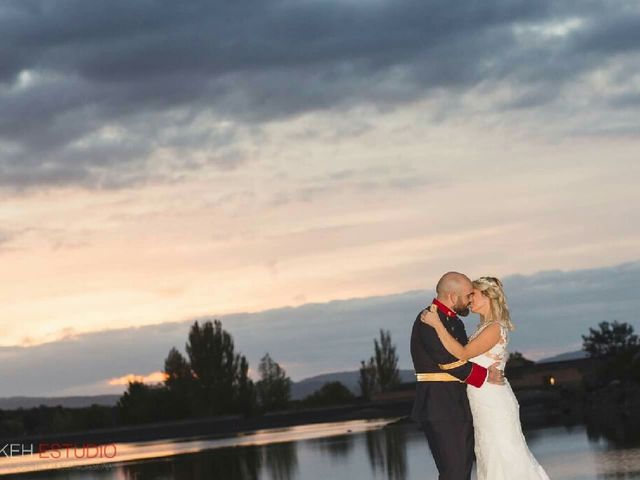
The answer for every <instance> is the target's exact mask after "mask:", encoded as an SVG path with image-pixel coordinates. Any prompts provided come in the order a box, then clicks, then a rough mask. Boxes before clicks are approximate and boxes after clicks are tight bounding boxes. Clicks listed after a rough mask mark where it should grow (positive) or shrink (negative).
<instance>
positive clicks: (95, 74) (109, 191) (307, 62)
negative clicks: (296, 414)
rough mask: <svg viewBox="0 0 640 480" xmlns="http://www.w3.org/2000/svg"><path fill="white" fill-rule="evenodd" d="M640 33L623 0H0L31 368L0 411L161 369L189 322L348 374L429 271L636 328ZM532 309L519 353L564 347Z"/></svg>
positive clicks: (12, 250) (17, 366)
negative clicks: (23, 400)
mask: <svg viewBox="0 0 640 480" xmlns="http://www.w3.org/2000/svg"><path fill="white" fill-rule="evenodd" d="M639 32H640V6H638V4H637V3H636V2H615V5H614V6H612V5H610V4H609V2H591V1H588V0H580V1H565V2H551V1H544V0H541V1H536V2H530V1H525V0H522V1H487V2H444V1H439V2H435V1H427V0H415V1H412V0H408V1H403V2H395V1H390V0H389V1H387V0H368V1H367V0H333V1H331V0H296V1H292V0H287V1H280V0H275V1H274V0H259V1H258V0H254V1H245V2H223V1H217V2H198V1H192V2H171V1H160V0H157V1H144V0H139V1H136V2H130V1H127V0H123V1H117V0H113V1H109V2H86V1H83V0H76V1H71V0H67V1H65V0H58V1H50V0H48V1H45V0H40V1H31V0H15V1H10V0H7V1H4V2H2V3H1V4H0V265H1V266H2V268H0V312H1V314H2V315H1V318H2V320H1V323H0V332H1V333H2V335H0V345H1V346H2V350H1V352H0V355H2V356H3V358H4V361H3V362H2V370H3V371H4V372H5V373H6V374H7V375H8V374H10V373H11V372H18V371H21V372H24V371H25V370H29V371H31V372H32V374H31V375H23V377H21V378H24V380H23V381H18V382H14V383H13V384H9V385H11V388H10V387H6V388H4V387H3V388H4V389H3V390H2V391H1V392H0V394H2V395H9V394H14V393H15V394H23V393H28V394H35V393H37V394H49V393H51V394H53V393H60V392H72V391H73V392H78V393H88V392H89V391H98V390H101V389H103V388H106V387H105V385H108V382H107V380H108V379H109V378H117V377H120V376H123V375H126V374H132V373H133V374H139V375H150V374H153V372H154V371H157V370H158V365H161V362H162V359H163V358H164V355H165V352H166V350H168V348H170V346H171V345H174V344H177V345H178V346H182V343H183V341H184V340H183V339H184V338H185V337H186V331H187V329H188V325H189V324H190V322H191V321H192V320H193V319H194V318H205V317H206V318H214V317H215V318H222V319H223V320H224V322H225V326H226V327H227V328H228V329H229V330H230V331H232V333H234V335H237V337H238V338H237V343H238V346H239V347H240V348H241V349H242V350H244V351H245V353H247V355H248V356H249V357H250V360H253V361H254V363H255V361H257V358H259V356H260V355H261V354H262V353H263V352H264V350H266V349H267V348H268V349H269V350H270V351H271V352H272V353H273V355H274V357H276V359H277V358H278V357H281V358H283V362H284V363H285V364H287V365H288V367H289V369H290V371H291V373H292V376H294V378H301V377H303V376H307V375H309V374H313V373H316V372H318V371H331V370H335V369H351V368H353V365H352V363H353V361H354V358H351V357H352V356H355V357H357V358H356V359H355V360H356V361H357V360H359V359H360V357H362V358H364V356H365V355H366V349H367V348H369V346H367V347H366V348H365V347H362V348H364V350H362V349H361V347H358V348H355V347H354V351H353V355H347V356H344V355H342V354H338V352H342V351H343V350H346V349H349V348H351V346H350V343H349V341H350V339H351V338H353V341H354V342H360V343H358V345H365V344H366V345H368V343H370V338H371V336H372V335H371V332H373V334H375V332H376V331H377V329H378V328H380V327H385V328H387V327H389V325H390V324H393V325H394V328H396V326H395V325H396V324H394V323H393V322H399V321H405V315H409V314H411V315H412V314H413V313H412V310H413V309H415V308H418V307H419V306H421V304H422V302H424V301H425V298H424V296H425V295H426V294H428V292H425V290H429V289H430V288H431V287H432V286H433V284H434V283H435V281H436V280H437V278H438V277H439V275H440V274H441V273H442V272H443V271H446V270H449V269H458V270H462V271H465V272H469V274H470V275H471V276H477V275H482V274H494V275H499V276H503V277H506V278H509V279H510V285H511V286H512V287H511V288H513V289H514V298H515V300H516V304H518V302H522V303H521V304H523V305H524V304H525V303H526V302H528V301H531V298H530V292H525V291H523V290H518V289H522V288H523V287H522V286H523V285H529V286H531V285H534V284H535V285H538V284H537V283H535V282H537V281H540V279H544V282H543V284H544V288H542V287H540V288H541V289H538V290H536V293H537V294H540V293H544V294H545V295H546V296H548V297H549V298H551V297H553V298H554V299H555V300H553V301H554V302H558V304H560V305H562V308H566V309H572V308H575V309H576V310H575V311H582V310H580V309H579V308H578V307H579V306H580V305H583V304H585V303H589V302H591V303H592V304H593V305H594V306H598V308H600V307H601V306H602V305H603V304H604V302H605V301H606V300H605V299H604V298H603V297H602V296H601V295H599V293H598V289H597V288H596V287H593V288H590V289H586V290H588V291H589V292H591V296H590V297H589V300H588V301H587V299H585V298H584V296H580V295H584V294H585V293H584V291H583V290H581V288H582V287H581V285H582V284H581V283H580V281H578V280H575V279H574V278H583V277H585V278H586V277H588V278H589V279H591V280H589V281H596V280H597V282H603V283H604V284H606V285H608V286H611V285H615V286H616V290H615V292H626V295H627V296H624V295H623V294H622V293H620V294H619V295H618V294H616V295H617V296H616V298H618V305H620V306H621V307H620V308H622V307H625V308H628V310H627V311H625V310H619V311H618V310H616V314H617V315H618V316H619V317H625V318H628V319H631V318H636V317H634V316H633V315H635V312H636V311H637V309H635V310H634V309H633V308H632V307H634V305H635V304H633V297H634V296H635V295H636V293H635V292H636V291H637V289H638V287H640V278H639V276H638V273H637V271H638V267H637V263H636V262H637V261H638V260H639V257H640V255H639V254H638V251H639V249H638V247H639V246H640V226H639V225H638V222H637V219H638V218H640V208H639V207H638V203H639V200H640V192H639V191H638V188H637V187H638V180H640V163H639V162H638V158H637V156H638V153H637V152H638V151H639V147H640V115H639V114H638V113H637V112H638V106H639V105H640V55H639V54H640V33H639ZM550 271H553V272H555V273H549V272H550ZM538 272H547V273H538ZM620 272H623V273H620ZM608 276H609V277H608ZM567 279H574V280H567ZM564 280H567V282H569V284H566V283H565V282H564ZM584 281H587V280H584ZM527 282H533V283H527ZM545 282H546V283H545ZM616 282H618V283H616ZM629 282H631V285H629ZM633 282H635V284H634V283H633ZM590 285H591V284H590ZM596 285H600V283H597V284H596ZM570 287H573V288H574V289H572V288H570ZM565 289H568V290H565ZM559 291H562V292H565V295H564V296H561V295H559V294H558V293H557V292H559ZM403 292H420V293H413V294H411V293H409V294H407V293H403ZM507 293H509V292H507ZM579 294H580V295H579ZM412 295H413V296H412ZM620 295H622V296H620ZM346 299H358V300H350V301H347V302H346V303H340V302H337V303H335V302H334V303H327V302H332V301H338V300H346ZM381 299H386V300H381ZM393 299H396V300H397V301H398V302H399V303H398V305H400V304H402V307H400V306H398V307H393V308H392V309H390V310H388V311H389V312H396V314H397V315H391V314H389V315H386V316H384V315H380V316H379V317H377V316H376V315H375V313H376V306H378V307H379V308H381V309H383V310H384V309H385V308H386V307H385V305H388V304H393V305H396V303H397V302H396V300H393ZM398 299H400V300H402V301H400V300H398ZM405 300H406V301H405ZM535 301H536V302H538V301H539V299H538V298H537V296H536V300H535ZM572 302H574V303H576V305H573V304H572ZM343 306H344V308H347V307H348V308H349V309H350V310H349V311H350V312H352V313H351V314H350V315H351V316H352V317H353V318H351V316H350V319H351V320H350V322H351V323H350V322H346V321H345V322H344V323H337V324H335V325H334V328H332V329H326V328H327V325H330V324H331V322H336V321H337V318H339V315H338V314H337V313H336V315H337V317H336V318H334V319H333V320H330V319H328V317H329V316H331V315H330V313H331V312H334V313H335V312H337V311H340V309H341V308H343ZM636 306H637V305H636ZM290 307H299V309H291V308H290ZM283 308H284V309H283ZM335 308H338V310H335ZM514 308H515V307H514ZM558 308H560V307H558ZM305 309H311V311H316V310H318V309H319V310H320V311H322V312H324V313H323V314H322V315H320V314H318V315H311V314H308V311H307V310H305ZM592 310H593V309H591V310H588V309H587V310H585V311H592ZM535 311H536V310H534V309H531V308H526V309H523V311H522V312H521V316H525V315H529V316H528V317H526V320H527V322H526V323H527V324H531V323H532V322H536V321H538V320H539V321H544V322H546V323H544V325H545V326H546V328H544V329H529V330H527V328H529V327H527V328H522V329H521V330H519V332H521V333H518V335H521V337H518V338H517V339H516V336H514V344H516V345H518V343H517V342H521V343H520V344H519V345H520V347H521V348H522V349H524V350H527V351H529V352H530V353H531V354H532V355H538V356H541V355H542V353H543V352H547V353H549V352H551V353H555V352H558V351H562V349H571V348H575V347H576V345H577V343H576V342H577V339H579V334H580V333H582V332H583V330H584V326H585V325H584V324H583V323H580V324H573V329H567V330H557V331H555V330H554V328H556V322H555V321H554V320H553V319H551V318H549V316H548V315H546V314H545V313H544V311H538V312H539V315H540V317H544V318H534V317H532V315H533V312H535ZM241 312H245V314H240V313H241ZM290 315H294V316H295V317H296V318H295V319H294V318H293V317H290ZM400 316H402V320H400V318H399V317H400ZM372 317H374V318H372ZM523 320H524V318H523ZM598 320H599V318H598V319H596V318H595V317H593V321H598ZM589 321H591V317H589ZM634 321H635V320H634ZM592 323H593V322H592ZM243 325H245V327H243ZM246 325H251V328H250V329H249V331H250V332H251V335H255V337H253V338H254V340H250V335H249V333H242V332H244V330H243V328H248V327H246ZM342 325H344V329H343V330H341V329H340V328H339V327H341V326H342ZM348 325H350V326H349V327H348V328H347V326H348ZM357 325H361V326H362V328H361V329H359V328H357ZM365 325H366V328H364V326H365ZM636 325H637V324H636ZM397 328H398V330H394V332H396V331H397V332H398V333H397V336H401V335H402V333H401V332H403V331H404V330H402V328H403V327H397ZM557 328H559V327H557ZM168 331H169V332H171V331H172V332H174V333H172V334H169V333H166V332H168ZM277 331H281V334H280V336H274V332H277ZM316 331H317V332H318V334H317V335H318V338H316V339H315V340H316V341H317V342H321V343H323V348H322V349H320V350H317V351H316V352H317V353H313V352H312V351H311V350H308V349H306V348H303V349H296V348H294V347H293V346H292V345H294V344H298V347H299V346H300V343H302V342H304V341H313V338H310V337H308V335H309V332H316ZM321 331H322V332H326V334H325V333H319V332H321ZM154 332H156V333H154ZM236 332H237V333H236ZM541 332H545V335H546V336H541V335H542V333H541ZM248 335H249V336H248ZM132 336H133V337H136V344H135V345H136V350H137V352H138V354H136V355H133V356H127V355H123V354H122V352H121V350H123V349H124V348H125V345H128V343H127V340H126V339H128V338H131V337H132ZM154 336H157V337H158V338H160V337H162V341H160V340H158V342H159V343H161V344H162V345H157V346H156V347H153V348H152V347H151V345H156V343H158V342H155V341H154V340H153V338H156V337H154ZM565 337H566V338H565ZM261 338H264V339H265V344H264V345H263V344H262V343H261V340H256V339H261ZM362 338H365V339H366V338H368V339H369V340H367V341H366V342H364V343H362V342H363V340H362ZM241 339H242V340H243V342H246V343H245V345H241V343H242V342H241V341H240V340H241ZM279 339H282V341H280V340H279ZM305 339H307V340H305ZM279 341H280V343H278V342H279ZM154 342H155V343H154ZM274 342H275V343H274ZM367 342H368V343H367ZM147 343H148V344H149V345H150V346H149V348H148V349H147V348H145V347H143V346H142V345H145V344H147ZM578 346H579V345H578ZM321 351H323V352H325V353H326V352H327V351H328V352H330V354H329V358H330V359H327V357H324V356H322V355H320V354H319V353H318V352H321ZM43 352H44V353H43ZM52 352H53V353H52ZM96 352H100V355H101V356H102V358H103V359H105V358H107V359H112V361H111V366H112V367H113V368H111V367H110V369H108V371H107V370H104V369H103V370H100V371H95V372H91V371H90V366H91V365H92V363H91V362H90V361H89V360H88V359H89V358H94V360H95V356H96ZM145 352H146V353H145ZM158 352H160V353H158ZM276 352H277V353H276ZM361 352H363V353H361ZM143 353H144V355H143ZM47 355H49V356H47ZM51 355H53V357H52V356H51ZM158 355H159V357H158ZM318 355H320V356H318ZM401 357H402V356H401ZM405 357H406V355H405ZM52 358H55V359H56V360H55V361H57V362H59V365H66V368H65V371H63V372H61V373H60V375H59V376H58V377H52V378H54V379H56V381H58V383H56V384H55V385H54V384H51V385H48V386H47V385H46V382H44V381H43V375H44V374H43V372H42V371H38V367H37V366H36V365H37V363H35V361H36V360H34V359H39V361H40V362H51V361H52ZM24 359H31V363H29V362H28V361H27V360H24ZM125 359H126V362H125ZM403 361H405V365H406V366H408V363H407V361H408V358H405V359H404V360H403ZM25 362H26V363H25ZM116 363H117V364H118V365H117V368H116V366H115V364H116ZM80 365H85V367H81V366H80ZM83 368H84V369H86V370H87V371H86V372H85V373H86V374H85V373H82V369H83ZM70 372H73V374H71V373H70ZM29 378H30V379H31V380H28V379H29ZM105 382H107V383H105ZM56 385H57V386H56Z"/></svg>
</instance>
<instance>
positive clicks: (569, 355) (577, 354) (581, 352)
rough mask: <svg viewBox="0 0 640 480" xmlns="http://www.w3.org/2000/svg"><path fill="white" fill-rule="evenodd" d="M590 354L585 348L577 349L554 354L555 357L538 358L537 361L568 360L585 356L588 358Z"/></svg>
mask: <svg viewBox="0 0 640 480" xmlns="http://www.w3.org/2000/svg"><path fill="white" fill-rule="evenodd" d="M588 356H589V354H588V353H587V352H585V351H584V350H576V351H574V352H566V353H561V354H560V355H554V356H553V357H547V358H543V359H541V360H538V362H537V363H548V362H566V361H567V360H580V359H583V358H587V357H588Z"/></svg>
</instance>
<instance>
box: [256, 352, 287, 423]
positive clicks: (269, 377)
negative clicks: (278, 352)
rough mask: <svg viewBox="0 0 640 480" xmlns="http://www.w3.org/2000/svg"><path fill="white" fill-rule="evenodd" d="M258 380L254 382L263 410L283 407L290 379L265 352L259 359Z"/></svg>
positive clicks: (285, 404) (285, 402)
mask: <svg viewBox="0 0 640 480" xmlns="http://www.w3.org/2000/svg"><path fill="white" fill-rule="evenodd" d="M258 369H259V371H260V381H259V382H258V383H257V384H256V390H257V394H258V402H259V404H260V406H261V408H262V409H263V410H265V411H269V410H277V409H279V408H285V407H286V406H287V404H288V403H289V397H290V395H291V379H290V378H289V377H287V373H286V372H285V371H284V369H283V368H282V367H281V366H280V365H279V364H278V363H277V362H275V361H274V360H273V359H272V358H271V356H269V354H268V353H267V354H266V355H265V356H264V357H262V359H261V360H260V366H259V367H258Z"/></svg>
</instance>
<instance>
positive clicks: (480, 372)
mask: <svg viewBox="0 0 640 480" xmlns="http://www.w3.org/2000/svg"><path fill="white" fill-rule="evenodd" d="M487 375H489V372H488V370H487V369H486V368H484V367H481V366H480V365H477V364H475V363H472V364H471V373H470V374H469V376H468V377H467V378H465V379H464V383H468V384H469V385H473V386H474V387H478V388H479V387H481V386H482V384H483V383H484V381H485V380H486V379H487Z"/></svg>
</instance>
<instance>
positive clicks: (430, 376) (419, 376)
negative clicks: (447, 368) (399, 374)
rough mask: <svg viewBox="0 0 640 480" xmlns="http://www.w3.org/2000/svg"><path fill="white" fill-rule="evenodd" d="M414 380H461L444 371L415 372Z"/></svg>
mask: <svg viewBox="0 0 640 480" xmlns="http://www.w3.org/2000/svg"><path fill="white" fill-rule="evenodd" d="M416 380H417V381H418V382H460V383H464V382H463V381H462V380H460V379H458V378H456V377H454V376H453V375H451V374H449V373H445V372H436V373H416Z"/></svg>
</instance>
